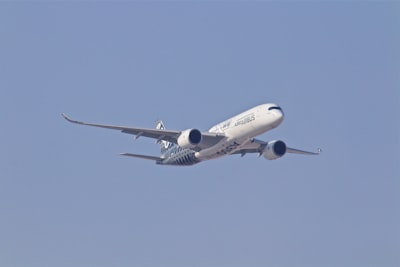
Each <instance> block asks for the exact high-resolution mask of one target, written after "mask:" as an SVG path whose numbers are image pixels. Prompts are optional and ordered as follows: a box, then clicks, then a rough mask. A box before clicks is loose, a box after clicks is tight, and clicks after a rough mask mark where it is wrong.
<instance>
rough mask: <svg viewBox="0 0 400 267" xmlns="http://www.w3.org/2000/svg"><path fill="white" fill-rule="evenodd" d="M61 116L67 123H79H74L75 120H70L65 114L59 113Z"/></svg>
mask: <svg viewBox="0 0 400 267" xmlns="http://www.w3.org/2000/svg"><path fill="white" fill-rule="evenodd" d="M61 116H63V118H64V119H66V120H67V121H69V122H72V123H79V121H75V120H73V119H71V118H70V117H68V116H67V115H66V114H65V113H61Z"/></svg>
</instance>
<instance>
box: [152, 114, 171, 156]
mask: <svg viewBox="0 0 400 267" xmlns="http://www.w3.org/2000/svg"><path fill="white" fill-rule="evenodd" d="M156 129H158V130H165V126H164V123H163V122H162V120H157V121H156ZM157 143H158V144H159V145H160V148H161V154H164V153H165V152H166V151H167V150H168V149H170V148H171V147H172V146H174V144H173V143H171V142H168V141H165V140H160V141H158V142H157Z"/></svg>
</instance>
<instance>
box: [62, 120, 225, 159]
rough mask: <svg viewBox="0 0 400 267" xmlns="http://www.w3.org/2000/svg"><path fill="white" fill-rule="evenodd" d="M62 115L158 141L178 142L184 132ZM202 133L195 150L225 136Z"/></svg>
mask: <svg viewBox="0 0 400 267" xmlns="http://www.w3.org/2000/svg"><path fill="white" fill-rule="evenodd" d="M61 115H62V116H63V117H64V119H66V120H67V121H69V122H71V123H75V124H80V125H87V126H94V127H100V128H106V129H113V130H119V131H121V132H123V133H127V134H132V135H136V138H139V137H141V136H144V137H149V138H154V139H157V141H159V140H165V141H168V142H171V143H174V144H177V141H178V137H179V135H180V134H181V133H182V131H174V130H164V129H163V130H161V129H146V128H136V127H127V126H116V125H106V124H97V123H88V122H83V121H77V120H73V119H71V118H70V117H68V116H67V115H65V114H64V113H62V114H61ZM201 134H202V135H203V141H202V143H201V144H200V145H199V146H198V147H195V148H193V150H195V151H199V150H202V149H205V148H209V147H211V146H213V145H215V144H216V143H218V142H219V141H221V140H222V139H223V138H225V136H224V135H221V134H216V133H210V132H202V133H201Z"/></svg>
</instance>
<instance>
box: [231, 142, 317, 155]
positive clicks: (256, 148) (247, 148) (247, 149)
mask: <svg viewBox="0 0 400 267" xmlns="http://www.w3.org/2000/svg"><path fill="white" fill-rule="evenodd" d="M267 145H268V142H265V141H262V140H258V139H255V138H253V139H251V140H250V142H248V143H247V144H245V145H244V146H242V148H241V149H240V150H238V151H235V153H233V154H241V155H242V157H243V156H244V155H246V154H247V153H258V154H259V155H261V154H262V153H263V152H264V150H265V148H266V146H267ZM286 152H287V153H291V154H302V155H319V154H320V153H321V149H320V148H318V150H317V152H308V151H303V150H299V149H294V148H290V147H286Z"/></svg>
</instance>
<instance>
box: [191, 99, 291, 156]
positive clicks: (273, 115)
mask: <svg viewBox="0 0 400 267" xmlns="http://www.w3.org/2000/svg"><path fill="white" fill-rule="evenodd" d="M271 107H278V106H277V105H275V104H264V105H259V106H256V107H254V108H251V109H249V110H246V111H245V112H242V113H240V114H238V115H236V116H234V117H232V118H230V119H228V120H226V121H223V122H221V123H219V124H217V125H215V126H213V127H212V128H211V129H210V130H209V132H213V133H222V134H224V135H225V138H224V139H223V140H221V141H220V142H219V143H218V144H216V145H215V146H213V147H211V148H208V149H204V150H201V151H200V152H196V153H195V157H196V158H197V159H199V160H201V161H202V160H209V159H214V158H218V157H222V156H225V155H230V154H232V153H234V152H235V151H237V150H240V148H241V147H242V146H243V145H244V144H246V143H247V142H249V141H250V140H251V139H252V138H253V137H255V136H257V135H260V134H263V133H265V132H267V131H269V130H271V129H273V128H275V127H277V126H279V124H281V123H282V121H283V112H282V111H281V110H280V109H272V110H269V108H271Z"/></svg>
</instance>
